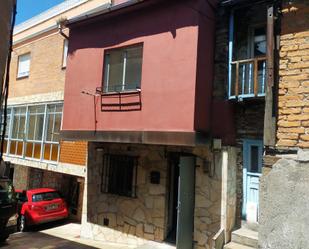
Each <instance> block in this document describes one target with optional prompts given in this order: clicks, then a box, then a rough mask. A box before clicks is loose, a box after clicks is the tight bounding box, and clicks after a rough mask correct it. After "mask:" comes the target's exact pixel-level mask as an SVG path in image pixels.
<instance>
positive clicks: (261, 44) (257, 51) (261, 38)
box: [254, 27, 266, 56]
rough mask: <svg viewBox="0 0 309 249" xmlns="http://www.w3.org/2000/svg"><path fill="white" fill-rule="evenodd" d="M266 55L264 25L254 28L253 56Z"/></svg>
mask: <svg viewBox="0 0 309 249" xmlns="http://www.w3.org/2000/svg"><path fill="white" fill-rule="evenodd" d="M264 55H266V27H261V28H256V29H254V56H264Z"/></svg>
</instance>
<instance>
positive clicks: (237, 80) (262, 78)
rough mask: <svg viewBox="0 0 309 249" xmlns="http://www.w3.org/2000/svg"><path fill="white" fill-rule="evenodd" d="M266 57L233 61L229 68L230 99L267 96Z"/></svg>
mask: <svg viewBox="0 0 309 249" xmlns="http://www.w3.org/2000/svg"><path fill="white" fill-rule="evenodd" d="M265 87H266V57H256V58H252V59H246V60H238V61H232V62H231V64H230V68H229V99H239V100H242V99H244V98H257V97H264V96H265Z"/></svg>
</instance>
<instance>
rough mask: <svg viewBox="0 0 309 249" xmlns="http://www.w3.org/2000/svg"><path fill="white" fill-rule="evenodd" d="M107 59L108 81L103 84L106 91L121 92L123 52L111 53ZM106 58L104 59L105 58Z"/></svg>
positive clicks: (115, 51)
mask: <svg viewBox="0 0 309 249" xmlns="http://www.w3.org/2000/svg"><path fill="white" fill-rule="evenodd" d="M107 57H108V58H109V59H108V60H107V63H108V65H106V66H105V68H108V69H107V70H108V72H107V73H108V81H107V82H105V84H104V85H105V87H106V91H109V92H113V91H121V90H122V81H123V50H114V51H111V52H110V53H109V54H108V55H107ZM105 58H106V57H105Z"/></svg>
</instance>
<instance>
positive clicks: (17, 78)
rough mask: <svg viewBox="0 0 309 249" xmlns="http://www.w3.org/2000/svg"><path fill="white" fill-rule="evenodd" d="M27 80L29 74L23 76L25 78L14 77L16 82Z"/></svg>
mask: <svg viewBox="0 0 309 249" xmlns="http://www.w3.org/2000/svg"><path fill="white" fill-rule="evenodd" d="M27 78H29V74H28V75H25V76H19V77H16V80H23V79H27Z"/></svg>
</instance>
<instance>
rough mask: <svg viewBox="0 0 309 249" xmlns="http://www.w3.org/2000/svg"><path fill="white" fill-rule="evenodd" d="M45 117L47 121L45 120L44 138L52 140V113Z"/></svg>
mask: <svg viewBox="0 0 309 249" xmlns="http://www.w3.org/2000/svg"><path fill="white" fill-rule="evenodd" d="M47 117H48V122H47V132H46V140H47V141H53V124H54V114H48V115H47Z"/></svg>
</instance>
